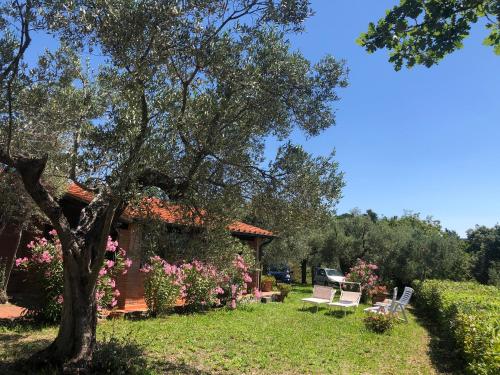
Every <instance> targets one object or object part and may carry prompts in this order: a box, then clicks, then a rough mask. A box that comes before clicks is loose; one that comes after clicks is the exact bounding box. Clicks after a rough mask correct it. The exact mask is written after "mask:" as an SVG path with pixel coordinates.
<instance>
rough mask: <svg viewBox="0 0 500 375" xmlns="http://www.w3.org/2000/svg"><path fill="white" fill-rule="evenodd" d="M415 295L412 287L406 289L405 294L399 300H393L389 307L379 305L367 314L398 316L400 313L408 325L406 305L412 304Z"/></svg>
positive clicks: (369, 309) (371, 308)
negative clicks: (412, 297) (411, 300)
mask: <svg viewBox="0 0 500 375" xmlns="http://www.w3.org/2000/svg"><path fill="white" fill-rule="evenodd" d="M412 295H413V289H412V288H410V287H408V286H407V287H405V289H404V291H403V294H402V295H401V298H400V299H399V300H397V301H396V300H392V302H391V304H390V305H389V306H385V305H378V306H373V307H369V308H367V309H365V311H366V312H373V313H377V314H393V315H396V314H398V312H399V311H401V313H402V314H403V318H404V321H405V322H406V323H408V317H407V316H406V305H408V303H409V302H410V299H411V296H412Z"/></svg>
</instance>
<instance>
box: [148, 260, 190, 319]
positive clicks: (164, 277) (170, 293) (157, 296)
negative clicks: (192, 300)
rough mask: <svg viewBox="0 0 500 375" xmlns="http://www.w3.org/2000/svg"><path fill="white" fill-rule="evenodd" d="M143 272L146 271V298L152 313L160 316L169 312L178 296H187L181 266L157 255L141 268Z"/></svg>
mask: <svg viewBox="0 0 500 375" xmlns="http://www.w3.org/2000/svg"><path fill="white" fill-rule="evenodd" d="M141 272H144V273H145V279H144V299H145V300H146V304H147V305H148V309H149V312H150V313H151V315H153V316H158V315H160V314H164V313H166V312H168V310H170V309H171V308H172V307H173V306H174V305H175V302H176V300H177V299H178V298H184V297H185V287H184V285H183V282H184V272H183V270H182V268H181V267H177V266H176V265H173V264H169V263H167V262H166V261H164V260H163V259H161V258H160V257H159V256H155V257H151V258H150V259H149V263H148V264H146V265H145V266H144V267H142V268H141Z"/></svg>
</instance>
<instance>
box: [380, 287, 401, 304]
mask: <svg viewBox="0 0 500 375" xmlns="http://www.w3.org/2000/svg"><path fill="white" fill-rule="evenodd" d="M397 300H398V287H395V288H394V289H393V291H392V299H385V300H384V301H383V302H376V303H375V306H385V307H389V306H390V305H391V304H392V301H397Z"/></svg>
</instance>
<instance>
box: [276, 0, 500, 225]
mask: <svg viewBox="0 0 500 375" xmlns="http://www.w3.org/2000/svg"><path fill="white" fill-rule="evenodd" d="M395 3H396V2H395V1H387V0H383V1H382V0H378V1H368V0H364V1H361V0H348V1H335V0H313V2H312V6H313V9H314V10H315V11H316V15H315V16H314V17H312V18H311V19H310V20H309V21H308V22H307V24H306V29H307V31H306V32H305V33H304V34H302V35H300V36H298V37H294V38H293V40H292V43H293V46H294V48H297V49H299V50H300V51H302V53H303V54H304V55H305V56H306V57H308V58H309V59H311V60H312V61H316V60H318V59H319V58H321V57H322V56H323V55H325V54H328V53H329V54H332V55H334V56H335V57H337V58H344V59H346V60H347V64H348V66H349V68H350V70H351V73H350V79H349V81H350V85H349V87H348V88H346V89H343V90H341V92H340V94H341V97H342V99H341V101H340V102H338V103H337V105H336V108H337V109H338V111H337V125H336V126H335V127H333V128H331V129H329V130H328V131H326V132H324V133H323V134H321V135H320V136H318V137H316V138H314V139H309V140H306V139H305V138H304V137H302V136H301V135H300V134H298V133H296V134H294V136H293V141H294V142H297V143H301V144H302V145H303V146H304V148H305V149H306V150H307V151H309V152H312V153H313V154H316V155H327V154H329V153H330V151H331V150H332V149H333V148H335V149H336V152H337V160H338V161H339V163H340V167H341V170H342V171H343V172H344V173H345V181H346V187H345V188H344V191H343V198H342V199H341V201H340V203H339V205H338V210H337V211H338V212H339V213H343V212H345V211H349V210H351V209H352V208H354V207H357V208H360V209H361V210H366V209H368V208H371V209H373V210H374V211H376V212H377V213H381V214H384V215H388V216H392V215H401V214H403V211H404V210H412V211H414V212H419V213H421V215H422V216H427V215H432V216H433V217H434V218H435V219H438V220H440V221H441V223H442V225H443V226H444V227H446V228H449V229H453V230H456V231H457V232H458V233H459V234H460V235H464V234H465V231H466V230H467V229H468V228H471V227H473V226H474V225H475V224H484V225H490V226H491V225H494V224H496V223H497V222H500V57H498V56H496V55H494V53H493V51H492V50H491V48H489V47H485V46H483V45H482V40H483V38H484V37H485V35H486V31H485V30H484V29H483V28H482V27H475V28H474V30H473V31H474V32H473V35H471V37H470V38H469V39H467V41H466V42H465V46H464V48H463V49H462V50H460V51H458V52H455V53H454V54H452V55H449V56H448V57H447V58H446V59H445V60H444V61H442V62H441V63H440V64H439V65H437V66H434V67H433V68H431V69H427V68H422V67H418V68H413V69H411V70H401V71H400V72H395V71H394V69H393V67H392V65H391V64H389V63H388V61H387V58H388V54H387V52H386V51H380V52H377V53H375V54H371V55H369V54H367V53H366V52H365V51H364V50H363V49H362V48H361V47H359V46H358V45H357V44H356V43H355V40H356V38H357V37H358V36H359V34H360V33H361V32H363V31H365V30H366V28H367V25H368V23H369V21H376V20H378V19H379V18H380V17H381V16H383V15H384V11H385V9H388V8H390V7H391V5H392V4H395ZM276 147H277V144H276V143H275V142H273V141H270V142H269V145H268V149H267V152H268V153H269V154H271V153H273V152H274V150H275V149H276Z"/></svg>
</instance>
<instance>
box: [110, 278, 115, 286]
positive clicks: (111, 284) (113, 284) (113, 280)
mask: <svg viewBox="0 0 500 375" xmlns="http://www.w3.org/2000/svg"><path fill="white" fill-rule="evenodd" d="M109 286H110V287H111V288H115V287H116V282H115V279H109Z"/></svg>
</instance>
